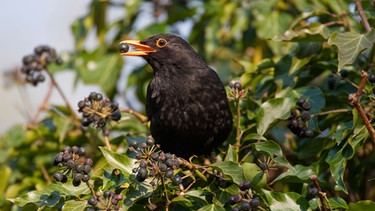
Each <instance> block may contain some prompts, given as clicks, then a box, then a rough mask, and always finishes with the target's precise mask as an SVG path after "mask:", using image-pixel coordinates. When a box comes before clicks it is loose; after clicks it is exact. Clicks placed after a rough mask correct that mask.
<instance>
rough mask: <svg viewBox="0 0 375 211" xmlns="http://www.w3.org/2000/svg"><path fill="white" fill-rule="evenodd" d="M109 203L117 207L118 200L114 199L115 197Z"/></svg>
mask: <svg viewBox="0 0 375 211" xmlns="http://www.w3.org/2000/svg"><path fill="white" fill-rule="evenodd" d="M111 203H112V204H113V205H117V204H118V200H117V199H116V197H113V198H112V199H111Z"/></svg>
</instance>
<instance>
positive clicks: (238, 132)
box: [235, 98, 241, 154]
mask: <svg viewBox="0 0 375 211" xmlns="http://www.w3.org/2000/svg"><path fill="white" fill-rule="evenodd" d="M235 105H236V115H237V116H236V120H237V127H236V152H237V154H239V151H240V146H241V118H240V115H241V107H240V99H238V98H237V99H236V101H235Z"/></svg>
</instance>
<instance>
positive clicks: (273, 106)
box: [257, 98, 294, 135]
mask: <svg viewBox="0 0 375 211" xmlns="http://www.w3.org/2000/svg"><path fill="white" fill-rule="evenodd" d="M293 105H294V103H293V101H292V100H291V99H289V98H274V99H270V100H268V101H266V102H264V103H263V104H262V106H261V109H260V110H259V114H258V118H257V124H258V127H257V132H258V134H260V135H264V134H265V133H266V132H267V130H268V129H269V128H270V127H272V126H273V125H274V124H275V123H276V122H277V120H278V119H287V118H288V117H289V115H290V108H291V107H292V106H293Z"/></svg>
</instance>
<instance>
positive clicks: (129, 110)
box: [120, 109, 148, 123]
mask: <svg viewBox="0 0 375 211" xmlns="http://www.w3.org/2000/svg"><path fill="white" fill-rule="evenodd" d="M120 112H125V113H128V114H132V115H134V116H135V117H137V118H138V119H139V120H140V121H141V122H142V123H145V122H147V121H148V118H147V117H146V116H145V115H143V114H141V113H139V112H136V111H134V110H133V109H121V110H120Z"/></svg>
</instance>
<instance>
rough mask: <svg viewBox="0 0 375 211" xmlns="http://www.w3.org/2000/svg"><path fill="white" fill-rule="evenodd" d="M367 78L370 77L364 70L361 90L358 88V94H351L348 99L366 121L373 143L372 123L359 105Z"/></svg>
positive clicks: (373, 131) (374, 133) (374, 131)
mask: <svg viewBox="0 0 375 211" xmlns="http://www.w3.org/2000/svg"><path fill="white" fill-rule="evenodd" d="M367 76H368V74H367V72H366V71H363V70H362V79H361V84H360V86H359V88H358V90H357V92H356V93H354V94H349V97H348V99H349V103H350V105H352V106H354V107H355V108H356V109H357V110H358V113H359V115H360V116H361V118H362V119H363V121H364V123H365V125H366V128H367V130H368V132H369V133H370V136H371V139H372V141H374V142H375V130H374V128H373V127H372V126H371V123H370V121H369V120H368V118H367V116H366V113H365V111H364V110H363V108H362V105H361V104H360V103H359V97H360V95H361V93H362V90H363V88H364V87H365V85H366V81H367Z"/></svg>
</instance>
